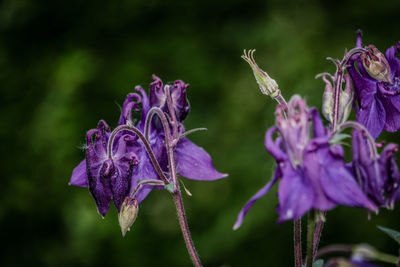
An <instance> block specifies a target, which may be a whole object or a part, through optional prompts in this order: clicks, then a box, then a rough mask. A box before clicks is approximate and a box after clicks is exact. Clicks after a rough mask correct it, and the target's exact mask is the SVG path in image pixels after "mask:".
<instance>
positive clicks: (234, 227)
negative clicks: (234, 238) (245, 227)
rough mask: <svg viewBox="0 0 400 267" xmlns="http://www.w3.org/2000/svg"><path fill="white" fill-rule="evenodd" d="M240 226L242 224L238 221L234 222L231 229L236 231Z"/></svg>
mask: <svg viewBox="0 0 400 267" xmlns="http://www.w3.org/2000/svg"><path fill="white" fill-rule="evenodd" d="M241 225H242V222H240V221H239V220H238V221H236V223H235V224H234V225H233V227H232V229H233V231H236V230H237V229H239V227H240V226H241Z"/></svg>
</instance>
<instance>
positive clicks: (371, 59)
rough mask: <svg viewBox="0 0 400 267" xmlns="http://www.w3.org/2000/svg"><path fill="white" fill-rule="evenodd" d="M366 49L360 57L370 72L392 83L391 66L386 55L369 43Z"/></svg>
mask: <svg viewBox="0 0 400 267" xmlns="http://www.w3.org/2000/svg"><path fill="white" fill-rule="evenodd" d="M366 49H367V51H366V52H363V53H361V55H360V59H361V61H362V63H363V66H364V68H365V69H366V70H367V72H368V74H369V75H371V77H373V78H375V79H377V80H379V81H384V82H387V83H392V79H391V73H390V66H389V63H388V62H387V60H386V58H385V55H384V54H382V53H381V52H380V51H379V50H378V49H377V48H376V47H375V46H374V45H369V46H367V47H366Z"/></svg>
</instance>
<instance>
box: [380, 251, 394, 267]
mask: <svg viewBox="0 0 400 267" xmlns="http://www.w3.org/2000/svg"><path fill="white" fill-rule="evenodd" d="M376 259H377V260H378V261H381V262H387V263H392V264H395V265H397V264H398V263H399V257H396V256H393V255H390V254H386V253H383V252H379V253H378V254H377V255H376Z"/></svg>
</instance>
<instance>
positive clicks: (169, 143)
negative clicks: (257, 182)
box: [69, 76, 227, 234]
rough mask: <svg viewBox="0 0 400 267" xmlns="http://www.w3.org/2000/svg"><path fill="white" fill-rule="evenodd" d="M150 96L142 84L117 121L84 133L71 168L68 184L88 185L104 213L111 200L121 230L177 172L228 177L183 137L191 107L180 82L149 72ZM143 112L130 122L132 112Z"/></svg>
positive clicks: (167, 186)
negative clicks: (80, 156) (81, 153)
mask: <svg viewBox="0 0 400 267" xmlns="http://www.w3.org/2000/svg"><path fill="white" fill-rule="evenodd" d="M153 78H154V81H153V82H152V83H151V84H150V91H149V95H147V93H146V92H145V91H144V89H143V88H142V87H140V86H137V87H136V88H135V91H136V92H135V93H130V94H128V95H127V97H126V99H125V101H124V103H123V105H122V110H121V115H120V118H119V121H118V126H117V127H116V128H115V129H114V130H112V131H111V129H110V127H109V126H108V125H107V123H106V122H105V121H103V120H100V122H99V123H98V126H97V128H95V129H91V130H89V131H88V132H87V134H86V157H85V159H84V160H83V161H82V162H81V163H79V164H78V166H77V167H76V168H75V169H74V170H73V173H72V177H71V179H70V182H69V184H70V185H76V186H80V187H88V188H89V191H90V193H91V194H92V196H93V198H94V201H95V203H96V206H97V210H98V213H99V214H100V215H101V216H105V215H106V213H107V211H108V209H109V206H110V202H111V200H113V202H114V204H115V206H116V208H117V210H118V212H119V221H120V224H121V227H122V230H123V234H125V232H126V230H127V229H128V228H129V227H130V225H131V224H132V223H133V221H134V219H135V218H136V215H137V211H138V204H139V203H140V202H141V201H143V199H144V198H145V197H146V196H147V195H148V194H149V192H150V191H151V190H152V189H153V188H158V189H168V190H169V191H171V192H174V191H176V190H179V189H178V188H177V181H176V173H178V174H180V175H182V176H184V177H186V178H189V179H194V180H215V179H220V178H223V177H226V176H227V175H226V174H222V173H220V172H218V171H217V170H216V169H215V168H214V166H213V164H212V159H211V157H210V155H209V154H208V153H207V152H206V151H205V150H204V149H203V148H201V147H199V146H197V145H196V144H194V143H193V142H191V141H190V140H189V139H188V138H187V137H186V136H187V134H189V133H191V132H192V131H187V132H185V129H184V126H183V121H184V120H185V118H186V117H187V115H188V112H189V110H190V106H189V102H188V100H187V97H186V88H187V87H188V85H187V84H185V83H184V82H183V81H180V80H177V81H175V82H174V84H172V85H168V84H167V85H164V84H163V82H162V81H161V79H159V78H158V77H156V76H153ZM134 112H137V113H138V112H141V114H140V119H139V120H138V122H137V123H134V121H133V118H132V114H133V113H134Z"/></svg>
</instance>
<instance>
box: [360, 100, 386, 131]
mask: <svg viewBox="0 0 400 267" xmlns="http://www.w3.org/2000/svg"><path fill="white" fill-rule="evenodd" d="M356 117H357V121H358V122H360V123H361V124H363V125H364V126H365V127H366V128H367V129H368V131H369V132H370V133H371V135H372V136H373V137H374V138H377V137H378V136H379V135H380V133H381V132H382V130H383V128H384V126H385V121H386V111H385V109H384V107H383V105H382V102H381V101H380V100H379V99H377V98H376V97H374V99H373V101H371V103H370V105H369V106H367V107H365V108H363V107H359V108H358V110H357V114H356Z"/></svg>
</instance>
